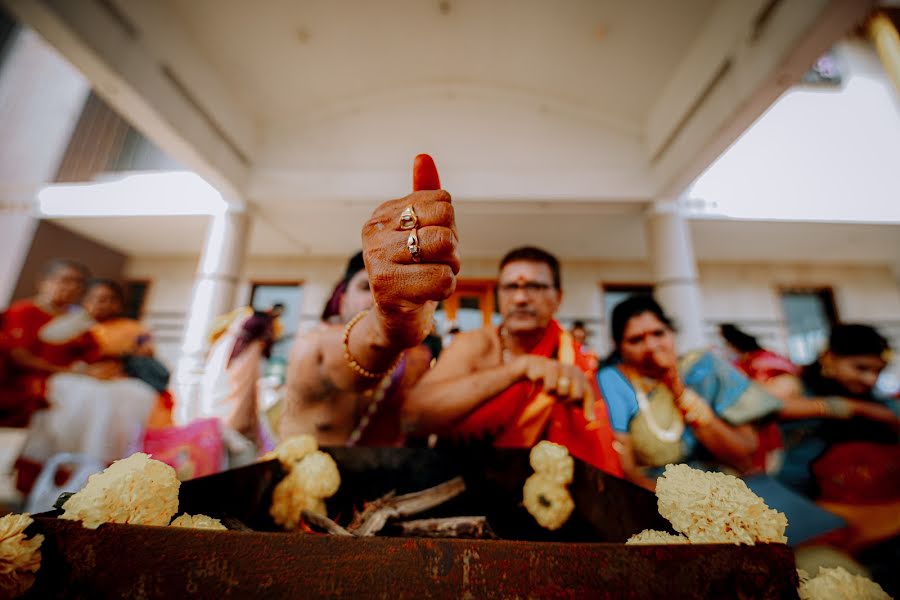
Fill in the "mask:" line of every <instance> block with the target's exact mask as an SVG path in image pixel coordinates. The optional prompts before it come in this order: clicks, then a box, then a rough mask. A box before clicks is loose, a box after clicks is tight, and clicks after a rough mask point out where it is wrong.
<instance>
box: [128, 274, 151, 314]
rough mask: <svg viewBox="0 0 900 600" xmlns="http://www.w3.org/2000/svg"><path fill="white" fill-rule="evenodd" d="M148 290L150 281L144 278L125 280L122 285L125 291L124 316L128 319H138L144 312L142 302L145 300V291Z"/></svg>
mask: <svg viewBox="0 0 900 600" xmlns="http://www.w3.org/2000/svg"><path fill="white" fill-rule="evenodd" d="M149 290H150V282H149V281H146V280H132V281H126V282H125V284H124V285H123V286H122V291H123V292H124V293H125V307H124V308H125V311H124V312H125V316H126V317H128V318H130V319H136V320H140V318H141V315H142V314H143V312H144V302H145V301H146V300H147V292H148V291H149Z"/></svg>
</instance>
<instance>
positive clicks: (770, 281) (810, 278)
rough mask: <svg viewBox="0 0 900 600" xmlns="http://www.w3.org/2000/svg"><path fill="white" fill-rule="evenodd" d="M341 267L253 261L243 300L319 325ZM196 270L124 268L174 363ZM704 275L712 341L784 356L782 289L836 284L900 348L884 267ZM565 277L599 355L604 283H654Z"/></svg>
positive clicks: (640, 277)
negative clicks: (284, 297)
mask: <svg viewBox="0 0 900 600" xmlns="http://www.w3.org/2000/svg"><path fill="white" fill-rule="evenodd" d="M497 263H498V259H470V260H466V261H464V262H463V267H462V271H461V276H462V277H472V278H490V277H494V276H495V275H496V268H497ZM344 266H345V259H344V258H339V257H314V258H312V257H311V258H305V257H296V258H295V257H283V258H250V259H248V261H247V264H246V268H245V275H244V276H243V277H242V279H241V283H240V286H239V288H238V302H239V303H247V302H249V299H250V285H251V278H250V277H248V275H247V274H252V280H253V281H257V282H266V281H294V280H296V281H303V283H304V295H303V298H304V301H303V303H304V306H303V311H302V312H303V314H304V317H305V318H308V319H315V318H316V315H318V314H319V313H320V311H321V309H322V306H323V304H324V302H325V300H326V299H327V298H328V295H329V294H330V292H331V289H332V287H333V285H334V283H335V282H336V281H337V280H338V279H339V278H340V277H341V275H342V274H343V270H344ZM195 268H196V258H195V257H175V258H158V257H146V258H140V257H138V258H133V259H131V260H130V261H129V263H128V264H127V266H126V276H127V277H129V278H133V279H150V280H151V281H152V286H151V288H150V292H149V294H148V297H147V304H146V305H145V316H146V317H147V318H148V320H149V321H150V322H151V324H155V323H162V324H163V325H164V326H165V327H166V328H167V329H166V331H165V333H164V335H158V338H160V344H159V345H160V347H161V354H163V357H164V358H165V359H166V360H173V359H174V358H175V357H177V352H178V344H179V339H180V338H179V336H180V331H177V330H176V328H175V325H176V324H177V323H178V322H179V319H180V322H183V319H184V314H185V311H186V307H187V306H188V303H189V302H190V297H191V285H192V283H193V274H194V270H195ZM699 272H700V286H701V292H702V295H703V308H704V316H705V319H706V322H707V327H708V328H707V333H708V336H709V339H710V342H714V341H715V325H716V324H717V323H719V322H722V321H731V322H736V323H738V324H741V325H743V326H744V327H746V328H747V329H748V330H750V331H752V332H754V333H756V334H758V335H760V336H761V337H762V341H763V343H764V344H766V345H770V346H771V347H772V348H773V349H775V350H779V351H784V350H785V347H786V338H785V335H784V331H783V329H782V321H783V316H782V313H781V305H780V302H779V296H778V292H779V289H780V288H781V287H789V286H831V287H832V288H833V289H834V293H835V301H836V303H837V309H838V315H839V316H840V318H841V319H842V320H844V321H864V322H868V323H873V324H875V325H876V326H878V327H880V328H881V329H882V330H883V332H884V333H885V334H887V335H888V336H889V337H892V338H893V343H894V345H895V347H897V348H900V287H898V285H897V282H896V280H895V278H894V277H893V275H892V272H891V270H890V267H889V266H887V265H885V266H859V265H838V264H830V265H827V264H826V265H810V264H772V263H769V264H749V263H701V264H700V268H699ZM562 278H563V288H564V290H565V296H564V300H563V305H562V307H561V310H560V315H559V316H560V317H561V318H563V319H573V318H586V319H588V320H592V321H593V324H592V325H591V328H592V330H593V331H594V333H595V336H594V339H593V343H594V345H595V346H596V347H597V348H598V349H600V350H605V349H606V348H607V344H606V340H607V335H608V334H607V331H606V327H605V324H604V323H601V321H602V319H603V298H602V290H601V285H602V284H604V283H605V284H615V283H620V284H621V283H631V284H635V283H650V282H652V278H651V272H650V268H649V266H648V265H646V264H645V263H643V262H641V261H633V262H619V261H617V262H602V261H566V262H565V263H564V264H563V273H562Z"/></svg>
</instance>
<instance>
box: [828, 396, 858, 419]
mask: <svg viewBox="0 0 900 600" xmlns="http://www.w3.org/2000/svg"><path fill="white" fill-rule="evenodd" d="M822 405H823V408H824V411H825V416H828V417H832V418H835V419H850V418H852V417H853V416H854V414H855V413H856V409H857V407H856V404H855V402H854V401H853V400H848V399H847V398H841V397H840V396H829V397H827V398H823V399H822Z"/></svg>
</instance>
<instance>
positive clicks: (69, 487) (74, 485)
mask: <svg viewBox="0 0 900 600" xmlns="http://www.w3.org/2000/svg"><path fill="white" fill-rule="evenodd" d="M62 466H68V467H72V475H71V476H70V477H69V478H68V479H67V480H66V482H65V483H63V484H62V485H61V486H57V485H56V482H55V478H56V471H57V470H59V468H60V467H62ZM105 468H106V464H105V463H103V461H101V460H99V459H97V458H94V457H93V456H88V455H87V454H75V453H72V452H61V453H60V454H55V455H53V456H51V457H50V459H49V460H48V461H47V462H46V463H44V468H43V469H41V474H40V475H38V478H37V480H36V481H35V482H34V487H33V488H31V493H30V494H28V500H27V501H26V503H25V512H28V513H31V514H37V513H42V512H47V511H51V510H53V504H54V503H55V502H56V499H57V498H59V495H60V494H62V493H63V492H77V491H78V490H80V489H81V488H83V487H84V485H85V484H86V483H87V480H88V477H90V476H91V475H93V474H94V473H99V472H100V471H102V470H103V469H105Z"/></svg>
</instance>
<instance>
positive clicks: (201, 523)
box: [169, 514, 228, 531]
mask: <svg viewBox="0 0 900 600" xmlns="http://www.w3.org/2000/svg"><path fill="white" fill-rule="evenodd" d="M169 527H186V528H188V529H224V530H226V531H227V530H228V528H227V527H225V526H224V525H222V521H220V520H218V519H213V518H212V517H207V516H206V515H189V514H183V515H181V516H179V517H176V518H175V520H174V521H172V522H171V523H169Z"/></svg>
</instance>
